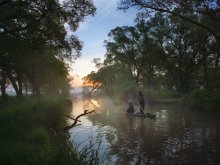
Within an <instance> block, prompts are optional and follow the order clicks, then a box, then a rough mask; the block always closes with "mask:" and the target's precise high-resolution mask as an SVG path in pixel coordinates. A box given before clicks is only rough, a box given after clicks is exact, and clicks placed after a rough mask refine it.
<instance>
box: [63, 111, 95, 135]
mask: <svg viewBox="0 0 220 165" xmlns="http://www.w3.org/2000/svg"><path fill="white" fill-rule="evenodd" d="M94 111H95V110H92V111H89V110H85V111H84V113H82V114H80V115H78V116H77V117H76V118H75V119H74V118H72V117H70V116H67V117H69V118H70V119H72V120H74V122H73V124H71V125H68V126H66V127H64V128H63V130H64V132H67V131H68V130H69V129H70V128H73V127H74V126H77V125H78V124H77V122H78V121H80V120H78V119H79V118H80V117H82V116H84V115H87V114H89V113H92V112H94ZM76 124H77V125H76Z"/></svg>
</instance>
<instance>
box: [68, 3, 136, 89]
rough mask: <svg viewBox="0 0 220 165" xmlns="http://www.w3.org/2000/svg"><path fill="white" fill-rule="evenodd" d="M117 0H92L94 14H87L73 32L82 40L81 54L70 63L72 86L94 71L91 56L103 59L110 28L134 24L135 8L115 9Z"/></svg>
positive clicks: (79, 83)
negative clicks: (124, 10) (94, 9)
mask: <svg viewBox="0 0 220 165" xmlns="http://www.w3.org/2000/svg"><path fill="white" fill-rule="evenodd" d="M117 3H118V0H94V4H95V6H96V8H97V10H96V14H95V16H88V17H86V18H85V21H84V22H83V23H81V24H80V27H79V28H78V30H77V31H76V32H75V35H77V36H78V38H79V39H80V40H81V41H82V42H83V49H82V56H81V57H80V58H78V59H77V60H76V61H75V63H74V64H73V65H72V70H73V71H72V72H71V75H72V76H74V81H73V86H81V85H82V80H81V79H82V77H85V76H86V75H88V74H89V73H91V71H96V68H95V64H93V63H92V62H91V61H92V59H93V58H98V57H99V58H101V59H102V60H103V59H104V55H105V53H106V49H105V47H104V40H107V39H108V33H109V32H110V30H112V29H114V28H116V27H117V26H127V25H128V26H130V25H133V24H134V19H135V17H136V11H135V9H129V10H127V11H126V12H123V11H120V10H117Z"/></svg>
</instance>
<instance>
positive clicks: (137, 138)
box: [70, 98, 220, 164]
mask: <svg viewBox="0 0 220 165" xmlns="http://www.w3.org/2000/svg"><path fill="white" fill-rule="evenodd" d="M126 108H127V105H126V104H118V105H115V104H114V102H113V101H112V100H111V99H109V98H102V99H100V100H95V99H90V100H83V99H81V98H78V99H75V100H74V101H73V110H72V114H71V115H72V116H73V117H76V116H77V115H79V114H81V113H83V112H84V110H85V109H86V110H94V109H95V112H94V113H92V114H89V115H87V116H83V117H82V118H80V121H81V125H79V126H77V127H74V128H73V129H71V130H70V134H71V140H73V142H74V144H76V145H78V148H79V150H80V149H82V148H83V147H85V146H86V145H89V144H90V143H94V145H93V147H94V148H95V149H97V150H98V152H99V157H100V162H101V164H218V163H219V162H220V161H219V158H218V155H219V154H220V150H219V149H220V146H219V145H220V138H219V137H220V134H219V131H220V122H219V120H218V119H219V114H210V113H206V112H198V111H191V110H188V109H184V108H182V107H181V106H180V105H178V104H172V105H155V106H154V107H150V108H149V107H147V108H146V109H145V111H146V112H152V113H156V115H157V117H156V119H155V120H152V119H149V118H143V117H136V116H131V115H128V114H127V113H126V112H125V109H126ZM135 108H136V109H137V108H138V107H135ZM70 122H71V121H70Z"/></svg>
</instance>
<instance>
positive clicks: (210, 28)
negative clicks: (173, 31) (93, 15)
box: [118, 0, 220, 41]
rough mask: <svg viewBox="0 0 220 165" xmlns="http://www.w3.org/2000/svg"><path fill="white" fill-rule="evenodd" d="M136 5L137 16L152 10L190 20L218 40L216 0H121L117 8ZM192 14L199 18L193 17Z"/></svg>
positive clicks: (147, 14)
mask: <svg viewBox="0 0 220 165" xmlns="http://www.w3.org/2000/svg"><path fill="white" fill-rule="evenodd" d="M130 7H137V8H138V9H139V11H140V13H139V16H144V17H148V16H152V15H154V14H153V13H154V12H160V13H167V14H170V15H173V16H176V17H179V18H181V19H183V20H184V21H187V22H190V23H192V24H194V25H196V26H198V27H201V28H203V29H204V30H206V31H207V32H209V33H211V34H212V35H213V36H214V37H215V38H216V40H218V41H219V40H220V32H219V28H220V17H219V9H220V3H219V1H218V0H214V1H212V0H211V1H207V0H200V1H196V0H191V1H186V0H172V1H170V0H121V1H120V3H119V6H118V8H119V9H122V10H127V9H128V8H130ZM193 15H197V16H199V17H200V18H201V19H194V17H193Z"/></svg>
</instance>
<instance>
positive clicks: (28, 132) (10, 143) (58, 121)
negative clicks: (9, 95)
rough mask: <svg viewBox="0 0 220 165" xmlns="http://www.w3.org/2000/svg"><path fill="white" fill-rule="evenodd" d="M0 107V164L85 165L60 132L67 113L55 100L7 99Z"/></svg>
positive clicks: (61, 104)
mask: <svg viewBox="0 0 220 165" xmlns="http://www.w3.org/2000/svg"><path fill="white" fill-rule="evenodd" d="M1 103H2V104H1V105H0V164H74V165H75V164H76V165H77V164H85V162H84V161H83V160H80V157H79V156H80V155H79V154H78V153H77V152H75V151H74V146H73V145H72V143H70V141H69V140H68V139H67V136H66V135H65V134H64V133H63V132H62V131H61V128H64V126H65V124H66V121H65V118H63V116H64V114H65V113H67V107H66V106H65V104H64V102H63V101H61V100H59V99H56V98H43V99H33V98H32V99H30V98H28V99H22V100H17V99H8V100H7V101H6V102H4V103H3V102H1Z"/></svg>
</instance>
